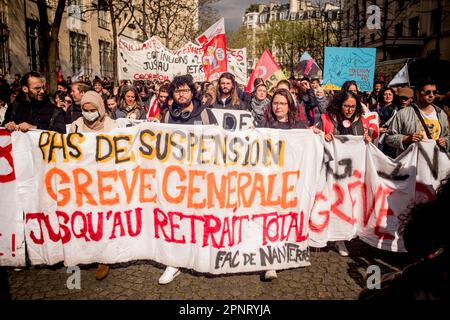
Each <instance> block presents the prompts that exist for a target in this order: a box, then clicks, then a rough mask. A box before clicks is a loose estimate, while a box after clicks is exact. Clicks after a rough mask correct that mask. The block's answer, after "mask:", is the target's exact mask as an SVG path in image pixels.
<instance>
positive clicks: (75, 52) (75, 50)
mask: <svg viewBox="0 0 450 320" xmlns="http://www.w3.org/2000/svg"><path fill="white" fill-rule="evenodd" d="M69 38H70V64H71V66H72V73H73V74H75V73H78V72H80V71H81V70H82V69H84V74H85V75H88V76H89V75H90V74H91V72H92V69H91V46H90V45H89V41H88V37H87V36H85V35H83V34H80V33H76V32H72V31H71V32H70V34H69Z"/></svg>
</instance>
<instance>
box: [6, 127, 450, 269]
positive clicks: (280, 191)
mask: <svg viewBox="0 0 450 320" xmlns="http://www.w3.org/2000/svg"><path fill="white" fill-rule="evenodd" d="M0 132H1V131H0ZM3 132H5V131H3ZM1 138H2V139H1V140H0V142H1V144H0V146H1V149H0V151H1V153H0V179H2V178H4V177H5V176H6V175H8V174H9V173H10V172H11V169H10V167H11V165H10V164H9V163H8V159H9V158H10V157H11V150H10V149H8V145H11V144H10V140H8V139H10V138H9V136H8V135H6V136H2V137H1ZM12 157H13V160H14V170H15V180H12V181H6V183H5V181H3V180H2V181H3V183H0V188H1V189H0V191H1V192H0V198H1V206H2V215H0V222H1V224H0V233H1V236H0V253H3V255H0V265H11V266H17V265H24V264H25V251H24V245H23V244H24V240H23V239H24V232H23V231H22V230H23V229H24V228H25V237H26V243H27V249H28V255H29V258H30V261H31V263H32V264H50V265H51V264H55V263H57V262H60V261H64V263H65V264H66V265H77V264H85V263H94V262H100V263H116V262H125V261H130V260H138V259H150V260H155V261H157V262H160V263H163V264H166V265H171V266H178V267H185V268H191V269H194V270H196V271H199V272H210V273H214V274H220V273H234V272H247V271H257V270H267V269H283V268H291V267H298V266H306V265H309V258H308V257H309V251H308V249H307V246H308V245H309V246H313V247H321V246H324V245H326V243H327V242H328V241H335V240H349V239H352V238H354V237H356V236H358V237H359V238H360V239H361V240H363V241H364V242H366V243H368V244H370V245H372V246H374V247H377V248H381V249H384V250H389V251H400V252H401V251H404V246H403V242H402V238H401V237H400V235H399V233H398V230H399V227H400V224H401V223H402V221H403V220H404V219H405V216H407V214H408V213H409V208H410V207H411V206H412V205H413V204H414V203H419V202H425V201H430V200H432V199H433V198H434V190H436V188H437V187H438V186H439V182H440V181H441V180H442V179H443V178H444V177H445V176H446V175H447V174H448V172H449V168H450V159H449V156H448V155H447V154H446V153H444V152H442V151H441V150H440V149H439V148H438V147H437V146H436V143H435V142H434V141H424V142H421V143H417V144H413V145H411V146H410V147H409V148H408V149H407V150H406V151H405V152H404V153H403V154H402V155H400V156H399V157H398V158H397V159H395V160H392V159H390V158H388V157H386V156H385V155H384V154H383V153H382V152H380V150H378V149H377V148H376V147H375V146H374V145H372V144H369V145H366V144H365V143H364V142H363V140H362V137H353V136H345V137H343V136H336V137H335V139H334V140H333V141H332V142H331V143H325V142H324V141H323V138H322V137H321V136H319V135H315V134H313V133H312V132H311V131H310V130H273V129H253V130H245V131H236V132H231V131H226V130H223V129H222V128H219V127H217V126H196V127H194V126H181V125H176V126H174V125H167V124H160V123H142V124H139V125H138V126H133V127H130V128H119V129H116V130H115V131H113V132H111V133H109V134H93V133H89V134H85V135H82V134H80V133H74V134H70V135H61V134H57V133H53V132H46V131H32V132H29V133H27V134H24V133H20V132H15V133H13V135H12ZM5 159H6V162H5ZM18 199H20V202H19V200H18ZM22 211H23V212H24V217H23V216H22ZM12 234H15V243H16V246H15V250H14V249H12V248H13V247H14V246H11V241H12ZM14 251H15V252H14ZM13 254H15V255H14V256H13Z"/></svg>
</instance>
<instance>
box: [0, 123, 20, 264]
mask: <svg viewBox="0 0 450 320" xmlns="http://www.w3.org/2000/svg"><path fill="white" fill-rule="evenodd" d="M18 169H19V170H18ZM21 169H23V168H17V167H14V163H13V154H12V142H11V135H10V133H9V132H8V131H7V130H6V129H3V128H0V205H1V209H0V266H5V265H6V266H16V267H17V266H24V265H25V239H24V233H23V226H24V224H23V214H22V210H21V207H20V204H21V201H19V199H21V198H20V197H19V190H18V189H17V184H16V177H17V175H19V174H20V172H21ZM22 195H23V194H22Z"/></svg>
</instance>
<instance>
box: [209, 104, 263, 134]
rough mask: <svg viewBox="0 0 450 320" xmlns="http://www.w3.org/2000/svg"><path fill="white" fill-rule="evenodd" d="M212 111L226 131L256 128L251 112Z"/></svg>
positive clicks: (214, 109) (215, 109) (213, 109)
mask: <svg viewBox="0 0 450 320" xmlns="http://www.w3.org/2000/svg"><path fill="white" fill-rule="evenodd" d="M211 111H212V113H213V114H214V116H215V117H216V120H217V122H218V124H219V126H220V127H222V128H224V129H225V130H231V131H236V130H245V129H250V128H254V127H255V124H254V119H253V116H252V114H251V112H249V111H241V110H226V109H217V108H212V109H211Z"/></svg>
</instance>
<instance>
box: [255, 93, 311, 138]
mask: <svg viewBox="0 0 450 320" xmlns="http://www.w3.org/2000/svg"><path fill="white" fill-rule="evenodd" d="M264 127H266V128H273V129H307V128H308V126H307V125H306V123H305V122H304V121H302V120H299V117H298V108H297V106H296V105H295V102H294V98H293V97H292V94H291V93H290V92H289V91H288V90H286V89H277V90H276V91H275V93H274V95H273V97H272V100H271V101H270V106H269V107H268V108H266V110H265V114H264Z"/></svg>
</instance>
